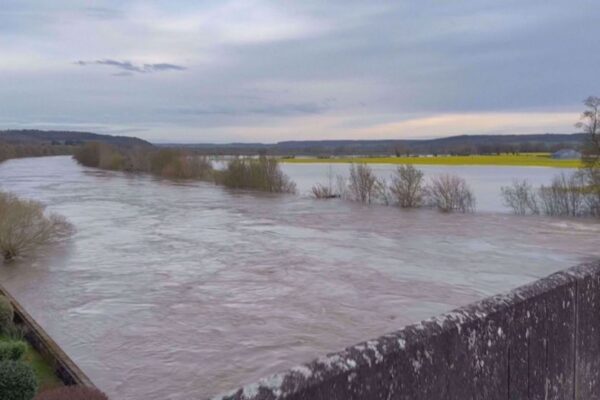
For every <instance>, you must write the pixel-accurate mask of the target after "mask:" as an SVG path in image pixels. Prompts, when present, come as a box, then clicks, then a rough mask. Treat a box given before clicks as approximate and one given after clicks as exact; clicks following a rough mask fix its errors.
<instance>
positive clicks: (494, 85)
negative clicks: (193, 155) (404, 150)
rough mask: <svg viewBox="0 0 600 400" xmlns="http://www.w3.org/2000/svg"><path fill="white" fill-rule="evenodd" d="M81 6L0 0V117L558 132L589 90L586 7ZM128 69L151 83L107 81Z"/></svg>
mask: <svg viewBox="0 0 600 400" xmlns="http://www.w3.org/2000/svg"><path fill="white" fill-rule="evenodd" d="M93 6H94V7H92V8H85V6H84V5H82V4H81V2H77V1H74V0H53V1H46V2H44V1H39V0H4V2H3V3H2V7H1V8H0V36H2V37H3V38H6V40H0V54H2V57H0V87H1V88H2V90H1V91H0V104H2V105H3V107H2V108H0V122H1V121H2V119H9V120H16V121H19V122H22V123H43V122H49V121H50V122H54V123H57V124H59V123H61V122H64V123H67V122H69V120H68V119H69V118H72V119H73V121H75V122H77V123H81V124H87V125H88V126H99V125H102V126H115V127H120V128H123V127H125V128H126V129H135V128H136V127H140V128H144V131H143V132H142V133H140V135H142V136H143V137H147V138H152V139H155V140H156V139H161V138H164V139H165V140H167V141H168V140H171V139H177V140H181V141H205V142H206V141H214V140H219V141H223V140H230V141H235V140H253V137H256V138H260V139H261V140H267V141H268V140H271V139H273V140H285V139H302V138H315V139H316V138H322V139H327V138H343V137H352V138H359V137H363V138H370V137H409V136H419V137H420V136H445V135H451V134H460V133H494V132H503V133H511V132H512V133H524V132H532V131H538V132H543V131H554V132H560V131H562V132H571V131H572V130H573V127H572V124H573V123H574V122H576V121H577V118H576V115H577V113H578V112H580V111H581V109H582V104H581V100H582V99H584V98H586V97H587V96H589V95H590V94H598V93H600V80H598V79H593V78H594V77H596V76H597V75H598V71H597V69H598V68H597V66H598V65H600V52H598V51H590V49H595V48H596V47H597V43H596V42H597V37H598V36H599V35H600V25H599V24H598V22H597V21H598V20H599V19H600V2H598V1H592V0H573V1H570V2H565V1H564V0H525V1H523V0H506V1H502V2H498V1H494V0H455V1H452V2H440V1H439V0H422V1H420V2H410V1H405V2H365V1H362V0H330V1H326V2H323V1H317V0H306V1H302V2H279V1H276V0H222V1H205V2H198V1H189V0H153V1H143V0H131V1H127V2H123V1H117V0H95V1H94V2H93ZM76 60H80V61H76ZM73 61H76V64H77V66H80V67H81V68H75V67H74V65H73ZM84 67H85V68H84ZM184 70H185V73H183V71H184ZM177 72H181V73H177ZM133 76H137V77H142V76H152V77H154V78H158V77H159V76H160V78H161V79H116V78H115V77H125V78H126V77H133ZM56 93H61V96H59V97H56ZM48 98H52V99H53V101H52V102H48V101H46V100H45V99H48ZM552 115H555V116H556V118H552ZM571 115H573V116H575V118H573V121H571V118H572V117H571ZM1 128H2V123H0V129H1Z"/></svg>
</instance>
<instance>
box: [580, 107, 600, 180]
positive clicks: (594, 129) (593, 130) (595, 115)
mask: <svg viewBox="0 0 600 400" xmlns="http://www.w3.org/2000/svg"><path fill="white" fill-rule="evenodd" d="M584 104H585V106H586V107H587V110H585V111H584V112H583V114H581V121H580V122H578V123H577V124H576V125H575V126H577V127H578V128H582V129H583V131H584V132H585V133H586V134H587V135H586V139H585V143H584V146H583V160H584V162H585V165H586V167H587V168H600V97H595V96H590V97H588V98H587V99H586V100H585V101H584Z"/></svg>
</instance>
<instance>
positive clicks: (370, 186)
mask: <svg viewBox="0 0 600 400" xmlns="http://www.w3.org/2000/svg"><path fill="white" fill-rule="evenodd" d="M379 186H380V185H379V181H378V180H377V177H376V176H375V174H374V173H373V170H372V169H371V167H369V166H368V165H367V164H357V165H355V164H352V165H350V184H349V185H348V189H349V192H350V196H351V198H352V200H354V201H359V202H361V203H371V202H372V201H374V200H375V199H376V198H377V193H378V191H379Z"/></svg>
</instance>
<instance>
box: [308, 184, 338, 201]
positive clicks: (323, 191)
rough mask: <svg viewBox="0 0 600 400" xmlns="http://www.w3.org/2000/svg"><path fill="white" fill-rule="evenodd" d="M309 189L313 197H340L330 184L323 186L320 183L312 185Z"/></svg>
mask: <svg viewBox="0 0 600 400" xmlns="http://www.w3.org/2000/svg"><path fill="white" fill-rule="evenodd" d="M311 190H312V195H313V196H314V198H315V199H334V198H336V197H340V196H339V195H338V194H335V193H334V192H333V189H332V188H331V187H330V186H325V185H322V184H320V183H317V184H316V185H314V186H313V187H312V189H311Z"/></svg>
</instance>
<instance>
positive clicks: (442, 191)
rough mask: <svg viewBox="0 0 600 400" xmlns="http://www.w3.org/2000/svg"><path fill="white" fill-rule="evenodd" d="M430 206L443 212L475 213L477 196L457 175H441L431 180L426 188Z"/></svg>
mask: <svg viewBox="0 0 600 400" xmlns="http://www.w3.org/2000/svg"><path fill="white" fill-rule="evenodd" d="M426 197H427V202H428V204H429V205H431V206H433V207H436V208H437V209H438V210H440V211H442V212H453V211H458V212H463V213H466V212H473V211H475V195H474V194H473V192H472V191H471V189H470V188H469V186H468V185H467V182H466V181H465V180H464V179H463V178H460V177H458V176H456V175H449V174H445V175H440V176H437V177H434V178H432V179H431V183H430V184H429V185H428V186H427V188H426Z"/></svg>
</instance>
